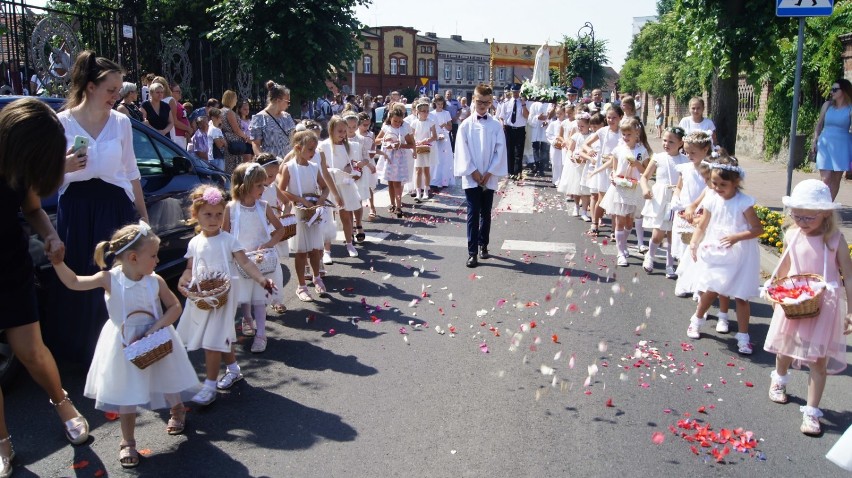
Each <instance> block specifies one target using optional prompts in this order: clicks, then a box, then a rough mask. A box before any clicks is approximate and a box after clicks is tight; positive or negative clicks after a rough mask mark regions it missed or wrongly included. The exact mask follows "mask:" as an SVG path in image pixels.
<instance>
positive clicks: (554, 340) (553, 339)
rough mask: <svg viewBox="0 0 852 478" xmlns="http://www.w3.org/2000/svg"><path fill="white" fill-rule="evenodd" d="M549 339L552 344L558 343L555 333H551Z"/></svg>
mask: <svg viewBox="0 0 852 478" xmlns="http://www.w3.org/2000/svg"><path fill="white" fill-rule="evenodd" d="M550 340H552V341H553V343H554V344H558V343H559V336H558V335H556V334H553V335H551V336H550Z"/></svg>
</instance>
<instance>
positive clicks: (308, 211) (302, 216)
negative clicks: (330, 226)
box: [295, 194, 323, 222]
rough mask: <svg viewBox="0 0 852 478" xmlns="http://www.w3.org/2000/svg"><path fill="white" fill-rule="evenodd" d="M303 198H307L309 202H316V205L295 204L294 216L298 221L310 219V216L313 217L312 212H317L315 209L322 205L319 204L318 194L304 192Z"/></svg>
mask: <svg viewBox="0 0 852 478" xmlns="http://www.w3.org/2000/svg"><path fill="white" fill-rule="evenodd" d="M304 197H305V198H307V199H308V200H309V201H310V202H313V203H315V204H316V206H311V207H304V206H302V205H301V204H296V206H295V209H296V217H298V218H299V220H300V221H303V222H305V221H310V220H311V218H313V217H314V214H315V213H316V212H317V209H319V208H321V207H323V206H322V205H321V204H319V196H318V195H316V194H305V195H304Z"/></svg>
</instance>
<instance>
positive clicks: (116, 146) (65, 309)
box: [48, 51, 148, 361]
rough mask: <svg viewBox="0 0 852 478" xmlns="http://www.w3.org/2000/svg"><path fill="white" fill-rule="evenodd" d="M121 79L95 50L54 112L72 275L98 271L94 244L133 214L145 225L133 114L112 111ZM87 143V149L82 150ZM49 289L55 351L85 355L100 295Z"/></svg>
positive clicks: (62, 224) (97, 321)
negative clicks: (63, 149) (60, 136)
mask: <svg viewBox="0 0 852 478" xmlns="http://www.w3.org/2000/svg"><path fill="white" fill-rule="evenodd" d="M122 76H123V72H122V70H121V67H120V66H118V65H117V64H116V63H114V62H113V61H111V60H108V59H106V58H101V57H97V56H96V55H95V53H94V52H92V51H84V52H82V53H80V55H78V56H77V61H76V62H75V63H74V66H73V68H72V70H71V88H70V91H69V94H68V101H67V103H66V104H65V106H64V108H63V111H62V112H61V113H59V115H58V116H59V121H60V122H61V123H62V125H63V126H64V127H65V139H66V142H67V145H68V154H67V156H66V169H65V178H64V180H63V182H62V186H61V187H60V188H59V204H58V207H57V213H56V221H57V227H56V229H57V233H58V234H59V238H60V239H61V240H62V242H64V243H65V247H66V250H67V255H66V257H65V262H66V263H67V264H68V267H70V268H71V270H73V271H74V272H75V273H76V274H77V275H93V274H95V273H96V272H97V271H98V267H97V265H95V263H94V262H93V260H92V251H93V250H94V249H95V246H96V245H97V243H98V242H100V241H106V240H109V238H110V237H111V236H112V233H113V232H114V231H115V230H116V229H118V228H120V227H121V226H124V225H126V224H128V223H131V222H136V221H137V220H138V218H142V220H144V221H146V222H148V212H147V210H146V209H145V198H144V196H143V194H142V186H141V184H140V182H139V179H140V174H139V168H138V167H137V166H136V154H135V153H134V151H133V130H132V127H131V125H130V119H129V118H128V117H127V116H125V115H123V114H121V113H119V112H117V111H115V110H113V109H112V105H113V104H115V101H116V100H117V99H118V92H119V90H120V89H121V85H122ZM78 137H79V138H81V139H77V138H78ZM84 144H85V145H86V150H85V154H83V150H81V149H80V148H79V147H80V146H82V145H84ZM75 146H78V148H76V150H75ZM54 293H55V295H53V296H52V300H51V307H52V308H53V310H52V311H51V313H52V316H53V318H54V319H55V318H57V317H61V318H62V320H52V321H51V326H50V328H49V330H48V333H49V334H50V335H54V334H56V336H57V337H62V348H61V349H59V350H57V355H60V356H64V357H67V358H70V359H73V360H75V361H81V360H87V359H88V358H90V357H91V355H92V353H94V350H95V343H96V342H97V338H98V334H99V333H100V329H101V327H102V326H103V324H104V322H105V321H106V320H107V311H106V304H105V303H104V298H103V293H102V292H97V291H92V292H73V291H70V290H68V289H66V288H65V287H63V286H62V285H61V284H57V286H56V288H55V290H54Z"/></svg>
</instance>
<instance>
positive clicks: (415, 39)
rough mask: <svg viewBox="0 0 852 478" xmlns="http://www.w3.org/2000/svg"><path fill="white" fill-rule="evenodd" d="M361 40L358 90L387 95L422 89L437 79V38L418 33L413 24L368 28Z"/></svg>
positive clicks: (356, 76) (356, 79)
mask: <svg viewBox="0 0 852 478" xmlns="http://www.w3.org/2000/svg"><path fill="white" fill-rule="evenodd" d="M360 43H361V50H362V55H361V60H360V61H359V62H358V64H357V65H356V66H355V88H354V92H355V93H356V94H364V93H368V94H371V95H373V96H375V95H387V94H388V93H390V92H391V91H393V90H404V89H406V88H413V89H419V88H420V87H421V86H424V85H426V86H429V85H430V82H431V84H434V82H437V80H438V41H437V39H435V38H430V37H426V36H422V35H418V34H417V30H416V29H414V28H409V27H401V26H383V27H372V28H367V29H364V30H363V31H362V32H361V40H360ZM348 81H351V78H347V82H348ZM350 87H351V85H350Z"/></svg>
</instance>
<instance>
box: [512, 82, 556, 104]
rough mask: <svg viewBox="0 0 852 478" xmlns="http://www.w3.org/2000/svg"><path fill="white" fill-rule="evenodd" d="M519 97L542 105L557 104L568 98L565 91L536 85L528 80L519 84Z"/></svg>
mask: <svg viewBox="0 0 852 478" xmlns="http://www.w3.org/2000/svg"><path fill="white" fill-rule="evenodd" d="M521 96H523V97H524V98H527V99H529V100H531V101H541V102H544V103H559V102H562V101H565V100H566V99H567V98H568V97H567V96H566V95H565V91H563V90H562V88H560V87H558V86H542V85H536V84H534V83H532V82H531V81H529V80H527V81H525V82H523V84H521Z"/></svg>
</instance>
